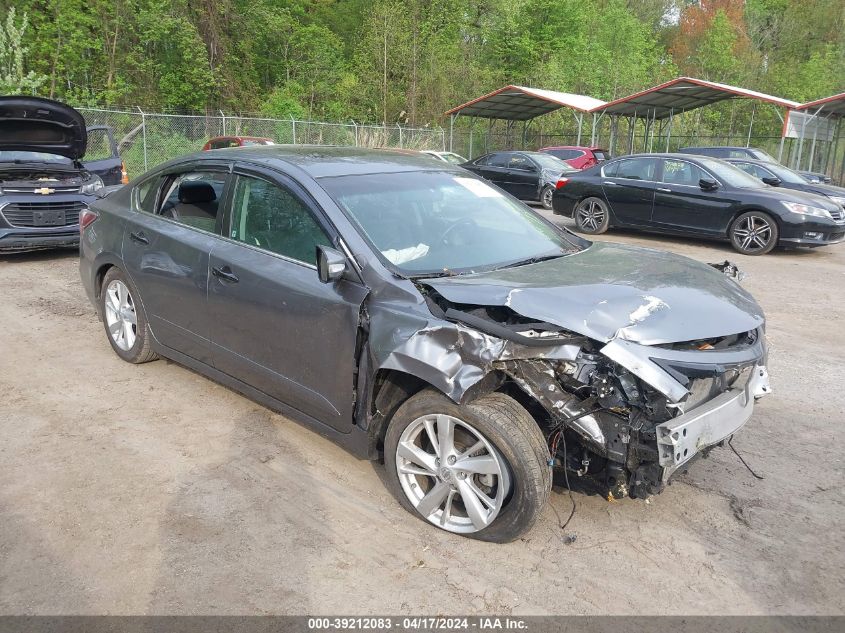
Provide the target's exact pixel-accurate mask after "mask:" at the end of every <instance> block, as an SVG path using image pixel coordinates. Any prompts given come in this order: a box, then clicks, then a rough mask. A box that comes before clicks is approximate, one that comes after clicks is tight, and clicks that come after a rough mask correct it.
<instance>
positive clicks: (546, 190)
mask: <svg viewBox="0 0 845 633" xmlns="http://www.w3.org/2000/svg"><path fill="white" fill-rule="evenodd" d="M554 195H555V189H554V187H552V186H551V185H546V186H545V187H543V190H542V191H541V192H540V204H542V205H543V208H544V209H551V208H552V198H553V197H554Z"/></svg>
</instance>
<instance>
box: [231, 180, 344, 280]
mask: <svg viewBox="0 0 845 633" xmlns="http://www.w3.org/2000/svg"><path fill="white" fill-rule="evenodd" d="M229 237H231V238H232V239H233V240H237V241H239V242H243V243H244V244H250V245H252V246H257V247H259V248H263V249H265V250H268V251H271V252H273V253H278V254H279V255H284V256H285V257H290V258H291V259H295V260H297V261H300V262H304V263H306V264H311V265H312V266H313V265H314V264H316V263H317V262H316V259H315V254H316V247H317V245H318V244H319V245H322V246H330V245H331V243H330V241H329V238H328V237H327V236H326V234H325V233H324V232H323V229H322V228H321V227H320V225H319V224H318V223H317V221H316V220H315V219H314V216H313V215H311V211H310V210H309V209H308V207H307V206H305V204H303V203H302V202H301V201H300V200H299V198H297V197H295V196H294V195H293V194H292V193H290V192H289V191H288V190H287V189H284V188H282V187H280V186H278V185H275V184H272V183H270V182H268V181H266V180H262V179H260V178H252V177H250V176H238V181H237V184H236V185H235V194H234V196H233V198H232V221H231V228H230V229H229Z"/></svg>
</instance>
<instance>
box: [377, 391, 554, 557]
mask: <svg viewBox="0 0 845 633" xmlns="http://www.w3.org/2000/svg"><path fill="white" fill-rule="evenodd" d="M384 451H385V463H386V466H387V475H388V479H389V481H390V484H391V491H392V492H393V494H394V495H395V496H396V498H397V499H398V500H399V502H400V503H401V504H402V506H403V507H404V508H405V509H406V510H408V511H409V512H411V513H412V514H415V515H417V516H418V517H420V518H422V519H425V520H426V521H428V522H430V523H433V524H434V525H436V526H437V527H439V528H441V529H443V530H446V531H448V532H454V533H457V534H462V535H464V536H469V537H471V538H476V539H480V540H484V541H493V542H497V543H503V542H507V541H512V540H514V539H515V538H517V537H519V536H520V535H522V534H524V533H525V532H526V531H528V530H529V529H530V528H531V526H533V525H534V523H535V522H536V520H537V518H538V517H539V515H540V512H541V511H542V509H543V507H544V506H545V504H546V502H547V500H548V497H549V491H550V490H551V470H550V468H549V465H548V460H549V451H548V448H547V446H546V443H545V440H544V438H543V435H542V433H541V432H540V429H539V428H538V427H537V424H536V423H535V422H534V419H533V418H532V417H531V416H530V415H529V414H528V412H527V411H526V410H525V409H524V408H523V407H522V406H520V405H519V404H518V403H517V402H516V401H515V400H513V399H512V398H510V397H509V396H506V395H504V394H499V393H493V394H488V395H486V396H483V397H481V398H479V399H477V400H475V401H473V402H471V403H470V404H467V405H462V406H461V405H457V404H455V403H454V402H452V401H451V400H449V399H448V398H447V397H446V396H444V395H442V394H440V393H439V392H435V391H432V390H426V391H423V392H421V393H419V394H417V395H415V396H413V397H412V398H410V399H409V400H408V401H407V402H405V403H404V404H403V405H402V406H401V407H400V408H399V410H398V411H397V412H396V413H395V414H394V416H393V419H392V420H391V422H390V426H389V427H388V430H387V435H386V437H385V443H384Z"/></svg>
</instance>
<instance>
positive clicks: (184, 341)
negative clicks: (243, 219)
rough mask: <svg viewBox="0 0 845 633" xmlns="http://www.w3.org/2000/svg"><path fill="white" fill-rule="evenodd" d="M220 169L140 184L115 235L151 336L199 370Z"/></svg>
mask: <svg viewBox="0 0 845 633" xmlns="http://www.w3.org/2000/svg"><path fill="white" fill-rule="evenodd" d="M228 170H229V166H228V165H227V164H210V163H209V164H206V163H203V164H195V165H189V166H185V167H180V168H177V169H174V170H173V171H171V172H170V173H168V174H165V175H163V176H160V177H156V178H154V179H153V180H152V181H151V182H150V183H149V184H148V183H143V184H142V185H140V186H139V187H137V188H136V192H137V196H138V200H136V201H135V203H136V204H137V207H136V208H137V212H136V213H133V214H132V216H131V217H130V218H129V219H128V220H127V222H126V226H125V229H124V234H123V261H124V265H125V267H126V271H127V273H128V274H129V276H130V277H131V278H132V282H133V283H134V284H135V286H136V287H137V288H138V292H139V294H140V296H141V300H142V301H143V304H144V310H145V311H146V314H147V319H148V320H149V323H150V328H151V329H152V332H153V335H154V336H155V337H156V339H157V340H158V341H159V342H160V343H161V344H162V345H165V346H167V347H169V348H171V349H173V350H176V351H177V352H180V353H182V354H185V355H187V356H190V357H191V358H194V359H196V360H199V361H201V362H204V363H207V364H209V363H210V362H211V350H210V343H209V335H210V320H209V316H208V309H207V305H206V301H207V292H208V268H209V254H210V253H211V252H212V250H213V249H214V247H215V245H216V244H217V243H218V242H219V241H220V237H219V235H220V229H221V227H222V207H223V202H222V201H223V199H224V196H225V195H226V187H227V183H228ZM145 185H147V186H146V187H145Z"/></svg>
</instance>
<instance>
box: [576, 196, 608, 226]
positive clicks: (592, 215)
mask: <svg viewBox="0 0 845 633" xmlns="http://www.w3.org/2000/svg"><path fill="white" fill-rule="evenodd" d="M572 216H573V217H574V218H575V228H576V229H577V230H578V232H579V233H587V234H588V235H601V234H602V233H604V232H605V231H607V229H608V228H610V210H609V209H608V207H607V203H606V202H605V201H604V200H602V199H601V198H596V197H595V196H591V197H589V198H584V199H583V200H581V202H579V203H578V204H576V205H575V211H574V212H573V214H572Z"/></svg>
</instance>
